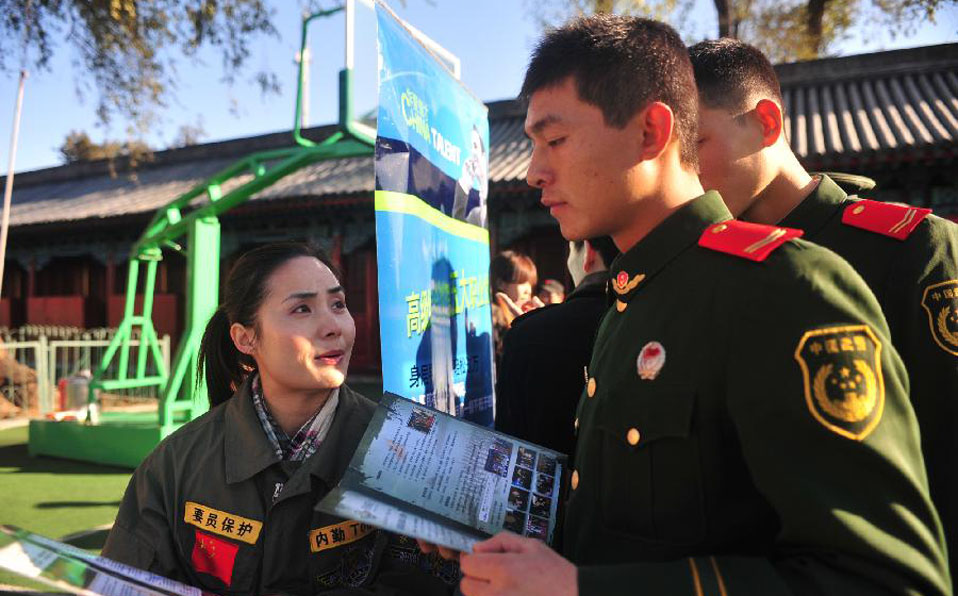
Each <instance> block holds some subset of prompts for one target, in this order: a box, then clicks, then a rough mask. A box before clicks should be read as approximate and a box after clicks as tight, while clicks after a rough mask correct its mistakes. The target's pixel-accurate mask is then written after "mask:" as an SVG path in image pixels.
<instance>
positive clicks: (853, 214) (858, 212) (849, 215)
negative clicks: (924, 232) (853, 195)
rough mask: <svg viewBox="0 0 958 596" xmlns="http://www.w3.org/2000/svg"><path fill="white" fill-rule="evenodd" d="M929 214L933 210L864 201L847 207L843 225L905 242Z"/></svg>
mask: <svg viewBox="0 0 958 596" xmlns="http://www.w3.org/2000/svg"><path fill="white" fill-rule="evenodd" d="M929 213H931V209H920V208H918V207H911V206H909V205H898V204H896V203H883V202H881V201H872V200H870V199H862V200H861V201H856V202H854V203H852V204H851V205H849V206H848V207H845V211H843V212H842V223H843V224H845V225H849V226H852V227H855V228H861V229H863V230H868V231H869V232H875V233H876V234H881V235H882V236H891V237H892V238H896V239H898V240H904V239H905V238H908V235H909V234H911V233H912V232H913V231H915V228H917V227H918V224H920V223H921V220H923V219H925V218H926V217H927V216H928V214H929Z"/></svg>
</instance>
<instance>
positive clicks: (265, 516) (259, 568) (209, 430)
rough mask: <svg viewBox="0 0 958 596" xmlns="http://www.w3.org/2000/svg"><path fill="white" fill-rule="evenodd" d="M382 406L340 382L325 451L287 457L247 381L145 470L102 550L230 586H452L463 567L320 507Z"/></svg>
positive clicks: (244, 590)
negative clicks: (273, 440)
mask: <svg viewBox="0 0 958 596" xmlns="http://www.w3.org/2000/svg"><path fill="white" fill-rule="evenodd" d="M374 409H375V404H373V403H372V402H371V401H369V400H368V399H366V398H365V397H363V396H361V395H359V394H358V393H355V392H354V391H351V390H350V389H349V388H348V387H346V386H343V387H342V388H341V389H340V393H339V405H338V406H337V409H336V414H335V417H334V419H333V423H332V426H331V427H330V430H329V433H328V435H327V436H326V439H325V440H324V441H323V443H322V445H320V447H319V449H318V450H317V452H316V453H315V454H313V455H312V456H311V457H309V458H307V459H306V460H305V461H304V462H302V463H293V462H283V461H280V459H279V456H278V455H277V454H276V452H275V451H274V449H273V447H272V446H271V445H270V443H269V441H268V439H267V438H266V434H265V433H264V432H263V428H262V425H261V423H260V421H259V419H258V418H257V416H256V411H255V409H254V406H253V401H252V398H251V396H250V393H249V382H248V381H247V383H246V384H244V386H243V387H242V388H241V389H240V390H239V391H238V392H237V393H236V394H235V395H234V396H233V397H232V398H231V399H229V400H228V401H227V402H226V403H224V404H222V405H220V406H218V407H216V408H214V409H212V410H211V411H210V412H208V413H206V414H205V415H204V416H202V417H200V418H199V419H197V420H195V421H193V422H191V423H189V424H187V425H186V426H184V427H183V428H181V429H180V430H178V431H177V432H175V433H174V434H173V435H171V436H170V437H168V438H167V439H166V440H165V441H163V442H162V443H161V444H160V445H159V446H158V447H157V448H156V449H155V450H154V451H153V453H151V454H150V455H149V456H148V457H147V459H146V460H145V461H144V462H143V463H142V464H141V465H140V467H139V468H137V470H136V472H135V473H134V474H133V478H132V479H131V480H130V484H129V487H128V488H127V491H126V494H125V495H124V497H123V502H122V503H121V505H120V511H119V513H118V515H117V518H116V523H115V524H114V526H113V529H112V530H111V531H110V534H109V536H108V537H107V541H106V545H105V546H104V548H103V555H104V556H107V557H109V558H111V559H115V560H117V561H120V562H122V563H127V564H130V565H133V566H135V567H138V568H140V569H145V570H148V571H152V572H154V573H158V574H160V575H163V576H166V577H170V578H172V579H176V580H179V581H182V582H185V583H188V584H191V585H194V586H198V587H201V588H203V589H206V590H209V591H212V592H216V593H219V594H226V595H231V594H243V595H246V594H316V593H330V594H339V593H349V594H376V595H399V594H403V595H405V594H408V595H410V596H412V595H416V596H418V595H419V594H428V595H440V594H442V595H445V594H451V593H452V590H453V587H452V586H454V584H455V582H456V581H457V580H458V568H457V565H455V564H449V563H447V562H444V561H442V560H441V559H438V558H437V557H435V556H433V557H426V556H425V555H421V553H420V552H419V549H418V547H417V546H416V543H415V541H413V540H410V539H406V538H401V537H398V536H394V535H391V534H388V533H385V532H381V531H378V530H375V529H373V528H371V527H369V526H366V525H364V524H359V523H357V522H354V521H350V520H344V519H342V518H338V517H335V516H332V515H328V514H324V513H320V512H315V511H313V508H314V506H315V504H316V502H318V501H319V500H320V499H321V498H322V497H323V496H325V495H326V493H327V492H328V491H329V490H330V489H331V488H332V487H334V486H335V485H336V484H337V483H338V482H339V480H340V478H341V477H342V475H343V473H344V471H345V470H346V467H347V465H348V463H349V459H350V457H352V454H353V452H354V451H355V449H356V446H357V445H358V444H359V441H360V439H361V438H362V436H363V432H364V431H365V429H366V425H367V424H368V423H369V420H370V417H371V416H372V413H373V410H374ZM440 578H444V579H440Z"/></svg>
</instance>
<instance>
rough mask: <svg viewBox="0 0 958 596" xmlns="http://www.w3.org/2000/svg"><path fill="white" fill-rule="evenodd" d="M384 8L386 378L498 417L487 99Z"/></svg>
mask: <svg viewBox="0 0 958 596" xmlns="http://www.w3.org/2000/svg"><path fill="white" fill-rule="evenodd" d="M376 11H377V22H378V30H379V115H378V132H377V138H376V201H375V202H376V241H377V257H378V265H379V296H380V298H379V300H380V302H379V311H380V334H381V338H382V361H383V389H384V390H386V391H390V392H393V393H396V394H398V395H401V396H403V397H406V398H408V399H412V400H414V401H416V402H418V403H421V404H424V405H427V406H429V407H433V408H436V409H438V410H440V411H442V412H446V413H449V414H454V415H457V416H462V417H465V418H467V419H469V420H471V421H473V422H477V423H479V424H485V425H489V426H491V425H492V420H493V404H494V397H493V382H492V340H491V338H492V320H491V310H490V305H489V232H488V229H487V227H486V226H487V223H486V196H487V194H488V187H489V180H488V169H489V156H488V147H489V121H488V113H487V109H486V107H485V106H484V105H483V103H482V102H481V101H479V100H478V99H476V98H475V97H474V96H473V95H472V94H471V93H470V92H469V91H468V90H467V89H466V88H465V87H464V86H463V85H462V83H461V82H460V81H458V80H456V79H455V78H454V77H453V76H452V74H451V73H450V72H449V71H448V70H447V69H446V68H445V67H444V66H443V65H442V64H441V63H439V62H438V61H437V59H436V58H435V57H434V56H433V55H432V54H431V53H430V52H429V51H428V50H427V49H426V48H424V47H423V46H422V45H421V44H420V43H419V42H418V41H416V40H415V39H414V38H413V37H412V35H411V34H410V32H409V31H408V30H406V28H405V27H404V26H403V24H402V23H401V22H400V21H398V20H397V19H396V17H395V16H394V15H393V14H392V12H391V11H390V10H389V9H388V8H386V7H384V6H383V5H380V4H377V7H376Z"/></svg>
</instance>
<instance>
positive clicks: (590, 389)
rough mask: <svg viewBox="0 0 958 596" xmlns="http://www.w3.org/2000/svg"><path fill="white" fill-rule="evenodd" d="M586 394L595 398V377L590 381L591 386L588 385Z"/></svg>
mask: <svg viewBox="0 0 958 596" xmlns="http://www.w3.org/2000/svg"><path fill="white" fill-rule="evenodd" d="M585 393H586V395H588V396H589V397H594V396H595V377H592V378H591V379H589V384H588V385H586V388H585Z"/></svg>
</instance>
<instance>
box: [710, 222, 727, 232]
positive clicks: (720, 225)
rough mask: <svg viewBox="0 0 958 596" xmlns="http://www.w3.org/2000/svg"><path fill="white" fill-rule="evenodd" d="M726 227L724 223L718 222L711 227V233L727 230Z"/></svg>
mask: <svg viewBox="0 0 958 596" xmlns="http://www.w3.org/2000/svg"><path fill="white" fill-rule="evenodd" d="M727 229H728V226H727V225H725V224H719V225H717V226H715V227H714V228H712V233H713V234H720V233H722V232H724V231H725V230H727Z"/></svg>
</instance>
